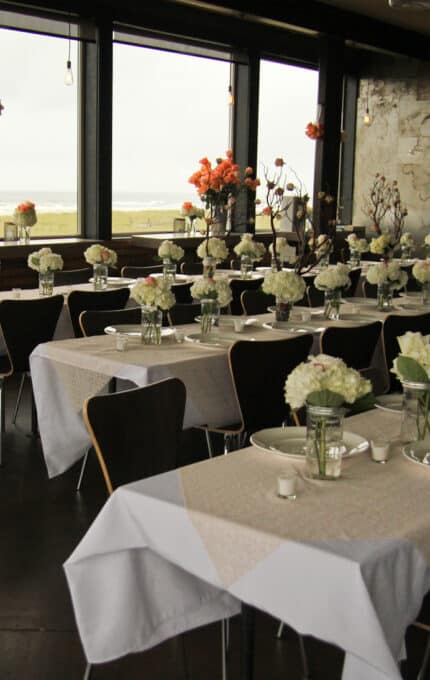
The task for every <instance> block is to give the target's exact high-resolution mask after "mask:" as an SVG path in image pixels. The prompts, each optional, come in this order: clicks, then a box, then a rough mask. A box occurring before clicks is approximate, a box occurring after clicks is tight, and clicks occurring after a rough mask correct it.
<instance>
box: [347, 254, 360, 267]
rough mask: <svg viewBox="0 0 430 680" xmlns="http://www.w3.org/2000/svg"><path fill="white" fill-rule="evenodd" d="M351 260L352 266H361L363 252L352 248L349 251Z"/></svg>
mask: <svg viewBox="0 0 430 680" xmlns="http://www.w3.org/2000/svg"><path fill="white" fill-rule="evenodd" d="M349 262H350V265H351V267H359V266H360V262H361V253H360V252H358V250H351V251H350V253H349Z"/></svg>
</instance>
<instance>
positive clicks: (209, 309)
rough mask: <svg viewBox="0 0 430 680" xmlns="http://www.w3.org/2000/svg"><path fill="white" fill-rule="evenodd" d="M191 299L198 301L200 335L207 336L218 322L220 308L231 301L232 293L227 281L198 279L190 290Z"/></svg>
mask: <svg viewBox="0 0 430 680" xmlns="http://www.w3.org/2000/svg"><path fill="white" fill-rule="evenodd" d="M190 293H191V297H192V298H193V299H194V300H200V303H201V320H200V330H201V334H202V335H208V333H210V332H211V330H212V327H213V326H217V325H218V322H219V315H220V307H226V306H227V305H229V304H230V302H231V301H232V298H233V296H232V293H231V288H230V284H229V282H228V279H226V278H221V279H208V278H203V279H198V280H197V281H196V282H195V283H193V285H192V286H191V289H190Z"/></svg>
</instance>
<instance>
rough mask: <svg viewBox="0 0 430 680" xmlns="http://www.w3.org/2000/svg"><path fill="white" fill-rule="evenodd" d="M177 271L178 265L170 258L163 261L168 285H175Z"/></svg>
mask: <svg viewBox="0 0 430 680" xmlns="http://www.w3.org/2000/svg"><path fill="white" fill-rule="evenodd" d="M176 269H177V264H176V262H173V260H171V259H170V258H168V257H165V258H164V260H163V277H164V279H165V280H166V281H167V282H168V283H171V284H172V283H175V281H176Z"/></svg>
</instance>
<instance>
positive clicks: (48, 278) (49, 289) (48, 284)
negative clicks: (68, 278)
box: [39, 272, 54, 297]
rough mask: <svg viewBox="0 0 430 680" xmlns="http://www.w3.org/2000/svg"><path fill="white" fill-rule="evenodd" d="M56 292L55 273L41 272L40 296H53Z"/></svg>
mask: <svg viewBox="0 0 430 680" xmlns="http://www.w3.org/2000/svg"><path fill="white" fill-rule="evenodd" d="M53 292H54V272H43V273H42V272H39V295H41V296H44V297H45V296H47V295H52V293H53Z"/></svg>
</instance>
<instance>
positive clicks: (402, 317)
mask: <svg viewBox="0 0 430 680" xmlns="http://www.w3.org/2000/svg"><path fill="white" fill-rule="evenodd" d="M407 331H412V332H413V333H422V334H423V335H429V334H430V313H427V314H418V315H414V316H412V315H409V314H408V315H406V314H389V315H388V316H387V317H386V318H385V321H384V323H383V325H382V346H383V352H384V360H385V366H386V369H387V371H388V375H389V387H388V393H391V392H400V391H401V388H402V386H401V383H400V380H399V379H398V378H397V376H396V375H394V373H391V368H392V366H393V361H394V359H395V358H396V357H397V355H398V354H399V352H400V347H399V343H398V342H397V338H398V337H399V336H401V335H404V334H405V333H406V332H407Z"/></svg>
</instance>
